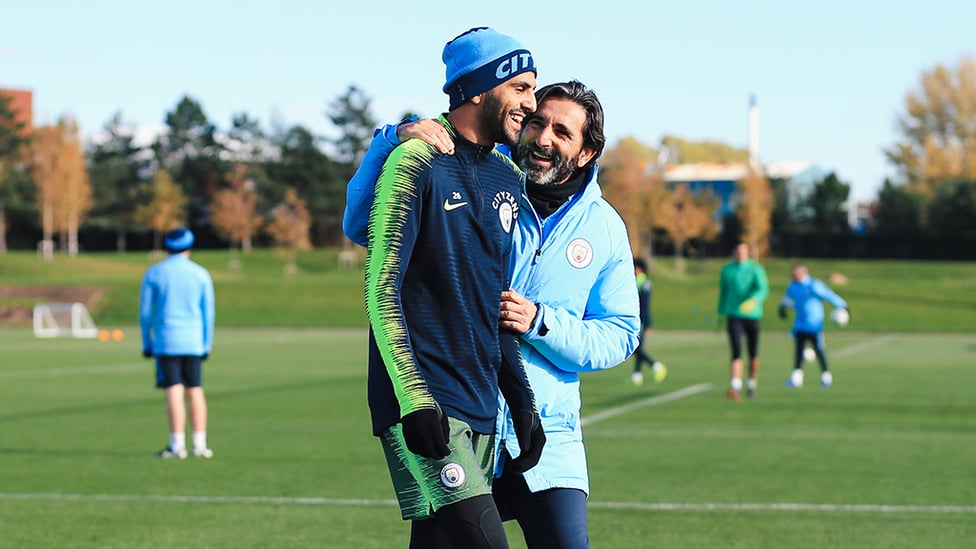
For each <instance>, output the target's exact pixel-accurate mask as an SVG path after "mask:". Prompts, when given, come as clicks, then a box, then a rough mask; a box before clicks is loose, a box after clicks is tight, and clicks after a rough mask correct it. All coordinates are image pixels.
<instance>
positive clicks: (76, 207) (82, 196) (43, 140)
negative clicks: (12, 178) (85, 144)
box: [30, 118, 92, 259]
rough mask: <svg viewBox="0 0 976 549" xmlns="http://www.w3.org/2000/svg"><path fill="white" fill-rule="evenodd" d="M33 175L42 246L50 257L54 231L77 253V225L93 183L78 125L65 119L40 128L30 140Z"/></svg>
mask: <svg viewBox="0 0 976 549" xmlns="http://www.w3.org/2000/svg"><path fill="white" fill-rule="evenodd" d="M30 157H31V174H32V175H33V178H34V181H35V183H36V184H37V195H36V197H37V206H38V210H40V212H41V227H42V231H43V241H42V244H41V249H42V250H43V252H44V256H45V258H48V259H50V257H51V253H52V252H53V251H54V245H53V242H54V240H53V237H54V234H55V233H57V234H60V235H61V245H62V247H63V248H66V249H67V251H68V253H69V254H70V255H75V254H77V253H78V227H79V226H80V224H81V221H82V220H83V219H84V216H85V214H86V213H87V212H88V211H89V210H90V209H91V206H92V200H91V183H90V182H89V180H88V172H87V170H86V167H85V158H84V155H83V154H82V150H81V141H80V138H79V136H78V126H77V124H75V123H74V121H73V120H70V119H66V118H62V119H61V120H60V121H59V122H58V125H56V126H42V127H40V128H37V129H36V130H35V132H34V135H33V138H32V139H31V152H30Z"/></svg>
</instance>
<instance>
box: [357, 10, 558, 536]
mask: <svg viewBox="0 0 976 549" xmlns="http://www.w3.org/2000/svg"><path fill="white" fill-rule="evenodd" d="M443 60H444V62H445V64H446V66H447V71H446V72H447V79H446V80H447V84H446V85H445V86H444V91H445V92H446V93H447V94H448V95H449V96H450V111H449V112H448V113H447V114H445V115H442V116H441V117H440V119H439V122H440V124H441V125H443V127H444V128H445V129H446V130H447V132H448V134H449V136H450V140H451V141H453V146H454V154H451V155H447V154H440V153H438V152H437V150H435V149H434V148H433V147H431V146H430V145H428V144H426V143H424V142H423V141H419V140H412V141H408V142H406V143H404V144H402V145H400V146H399V147H397V148H396V149H395V150H394V151H393V153H392V154H390V156H389V158H388V159H387V160H386V162H385V164H384V165H383V168H382V172H381V173H380V176H379V178H378V179H377V180H376V185H375V198H374V199H373V204H372V207H371V209H370V215H369V224H368V230H367V234H368V237H369V240H368V252H367V256H366V289H365V294H366V295H365V296H366V312H367V316H368V317H369V324H370V338H369V375H368V399H369V408H370V412H371V416H372V425H373V433H374V434H375V435H376V436H378V437H380V440H381V444H382V446H383V450H384V452H385V455H386V458H387V462H388V465H389V469H390V474H391V476H392V480H393V485H394V488H395V490H396V494H397V499H398V501H399V504H400V512H401V515H402V516H403V518H404V519H405V520H411V521H412V523H411V534H410V547H415V548H421V547H423V548H439V547H463V548H465V549H478V548H485V549H488V548H496V547H508V544H507V540H506V538H505V530H504V528H503V526H502V522H501V518H500V516H499V514H498V510H497V508H496V507H495V503H494V500H493V499H492V496H491V471H492V467H493V465H494V459H493V458H494V434H495V418H496V416H497V408H496V407H497V399H498V392H499V390H501V391H502V392H503V393H504V394H505V395H506V397H507V398H510V399H511V402H513V407H514V408H515V409H516V410H517V412H516V416H517V418H518V423H517V431H518V437H519V440H520V442H524V443H525V444H526V445H528V446H529V450H528V451H527V453H526V455H525V458H524V459H523V460H521V462H520V463H519V467H521V468H525V469H527V468H530V467H532V466H533V465H535V463H536V462H537V461H538V458H539V455H540V454H541V453H542V447H543V444H544V443H545V434H544V433H543V431H542V427H541V423H540V420H539V416H538V413H537V412H536V410H535V402H534V401H533V396H532V393H531V391H530V390H529V386H528V380H527V379H526V375H525V371H524V369H523V368H522V364H521V358H520V357H519V353H518V342H517V340H516V338H515V335H514V334H512V333H510V332H509V333H504V334H503V333H501V331H500V330H499V328H498V317H499V312H500V304H499V299H500V297H501V295H502V292H503V291H504V290H506V289H508V261H509V255H510V253H511V250H512V232H513V231H514V229H515V223H516V219H517V218H518V216H519V213H520V212H519V203H518V200H519V196H520V195H521V190H522V185H523V177H522V174H521V172H519V170H518V168H517V167H516V166H515V165H514V164H513V163H512V161H511V160H510V159H509V158H508V157H506V156H504V155H502V154H500V153H498V152H497V151H495V150H494V144H495V142H496V141H504V140H510V139H512V138H513V137H514V136H516V135H518V131H519V129H520V127H521V123H522V119H523V118H524V117H525V116H526V115H527V114H528V113H531V112H532V111H534V110H535V106H536V102H535V96H534V95H533V90H534V89H535V84H536V78H535V65H534V63H533V61H532V56H531V54H530V53H529V52H528V50H526V49H525V48H524V47H523V46H522V45H521V44H520V43H519V42H517V41H516V40H514V39H513V38H511V37H508V36H505V35H503V34H500V33H498V32H496V31H494V30H492V29H489V28H485V27H480V28H475V29H471V30H470V31H468V32H465V33H464V34H461V35H460V36H458V37H457V38H455V39H454V40H452V41H450V42H448V43H447V45H445V46H444V52H443Z"/></svg>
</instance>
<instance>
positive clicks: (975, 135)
mask: <svg viewBox="0 0 976 549" xmlns="http://www.w3.org/2000/svg"><path fill="white" fill-rule="evenodd" d="M323 115H324V116H326V117H327V118H328V120H329V121H330V122H331V124H332V125H333V126H334V127H335V128H336V129H337V131H338V136H339V137H337V138H335V139H331V140H329V139H325V138H323V137H321V136H317V135H315V134H314V133H313V132H312V131H311V130H309V129H308V128H307V127H305V126H302V125H293V126H281V125H275V126H274V127H272V128H270V129H267V128H264V127H262V126H261V124H260V123H259V122H258V121H257V120H256V119H254V118H252V117H251V116H250V115H248V114H247V113H239V114H236V115H234V116H233V117H232V120H231V123H230V126H229V127H228V128H226V129H225V130H223V131H218V129H217V127H216V126H215V125H214V123H213V122H212V121H211V120H210V119H209V118H208V117H207V115H206V113H205V112H204V109H203V107H202V105H200V104H199V103H198V102H197V101H196V100H194V99H193V98H191V97H189V96H184V97H182V98H180V100H179V101H178V102H177V104H176V106H175V107H174V108H173V109H172V110H171V111H169V112H167V113H166V114H165V117H164V121H165V128H164V130H163V131H162V132H161V133H159V135H157V136H156V137H155V139H154V140H153V141H152V142H151V143H150V144H148V145H138V144H136V142H135V135H134V129H135V128H134V127H133V126H132V125H131V124H127V123H126V122H125V121H124V119H123V117H122V114H121V113H119V114H116V115H115V116H114V117H113V118H112V119H111V120H109V121H108V122H107V123H106V124H105V126H104V128H103V131H102V132H101V133H100V134H99V135H98V136H97V137H96V138H94V139H92V140H90V141H91V142H90V143H89V144H88V145H87V146H84V145H83V143H82V140H81V138H80V136H79V128H78V127H77V124H76V123H75V122H74V121H72V120H71V119H70V118H67V117H65V118H62V119H61V120H59V121H58V123H57V124H53V125H45V126H40V127H37V128H34V129H33V131H32V132H30V133H29V134H26V133H24V132H22V131H21V130H22V128H20V127H19V126H18V124H17V122H16V118H15V116H14V113H13V112H12V111H11V109H10V106H9V101H8V100H7V99H6V98H5V97H3V96H0V252H3V251H6V249H7V246H8V235H15V236H14V238H13V239H12V240H13V242H12V246H13V247H21V248H23V247H34V246H35V245H37V246H38V249H39V251H41V252H43V253H44V254H45V255H46V256H48V257H50V254H53V253H54V252H55V251H57V250H61V251H63V252H65V253H68V254H75V253H78V251H79V249H80V248H81V247H82V246H80V245H79V234H82V233H85V234H90V235H92V236H91V237H90V238H89V241H90V242H91V243H90V244H89V247H97V248H99V249H106V248H109V247H112V248H115V249H118V250H125V249H127V248H129V247H130V244H129V239H130V238H133V237H136V238H140V237H141V238H142V240H141V242H144V241H145V239H146V238H148V239H150V241H151V246H152V247H153V248H156V249H158V248H159V246H160V241H161V235H162V234H163V233H165V232H166V231H167V230H169V229H170V228H172V227H174V226H177V225H186V226H189V227H190V228H192V229H193V230H194V231H195V232H197V234H198V239H199V241H200V242H201V245H204V246H217V245H224V246H229V247H230V248H232V249H242V250H244V251H247V250H249V249H250V248H251V247H252V246H254V245H262V246H263V245H274V246H278V247H282V248H285V249H287V250H291V251H292V252H294V251H295V250H298V249H304V248H311V247H318V246H326V245H338V244H340V243H345V244H346V245H348V241H345V240H344V238H343V237H342V233H341V218H342V212H343V209H344V207H345V184H346V182H347V181H348V180H349V178H350V177H351V176H352V174H353V173H354V170H355V168H356V166H357V165H358V162H359V160H360V158H361V157H362V154H363V152H364V151H365V149H366V147H367V146H368V144H369V140H370V139H371V137H372V134H373V130H374V129H375V127H376V126H377V121H376V120H375V119H374V116H373V115H372V113H371V112H370V98H369V97H367V95H366V94H365V93H364V92H363V91H362V90H360V89H358V88H357V87H356V86H355V85H350V86H349V87H348V88H347V89H346V90H345V92H343V93H342V94H341V95H340V96H339V97H337V98H336V99H335V100H333V101H332V102H331V103H330V104H329V105H328V108H327V109H326V110H325V112H324V113H323ZM896 124H897V128H898V132H897V138H896V141H895V142H894V143H892V145H891V146H890V147H889V148H887V149H886V150H885V151H883V152H884V154H885V155H886V157H887V159H888V160H889V162H890V163H891V164H892V166H893V167H894V168H895V170H896V172H897V174H898V175H897V176H896V177H895V178H892V179H889V180H886V181H885V182H884V184H883V186H882V188H881V190H880V191H879V193H878V196H877V197H876V199H875V200H874V201H873V202H872V204H871V208H870V212H869V214H870V215H868V216H867V219H866V222H865V223H864V224H862V225H861V226H859V227H857V228H856V233H857V234H855V232H854V231H855V230H854V229H852V227H851V226H850V224H849V222H848V212H847V202H848V198H849V195H850V185H849V184H848V183H846V182H844V181H842V180H841V179H840V178H839V176H838V175H837V174H836V173H828V174H824V175H821V176H818V177H817V178H816V179H814V180H812V181H807V182H806V183H805V184H804V185H801V186H797V184H796V181H795V180H785V179H777V178H772V177H769V176H768V175H767V174H766V173H765V172H764V170H763V169H762V168H761V166H757V165H756V164H755V163H751V162H749V158H748V152H747V151H745V150H743V149H736V148H734V147H731V146H728V145H725V144H722V143H715V142H707V141H704V142H693V141H687V140H683V139H681V138H678V137H675V136H665V137H664V138H662V139H661V141H660V143H659V144H658V145H657V146H656V147H655V146H651V145H647V144H644V143H642V142H640V141H639V140H637V139H635V138H624V139H621V140H620V141H619V142H618V143H616V144H615V145H614V146H613V147H610V148H608V149H607V150H606V152H605V154H604V157H603V158H602V159H601V163H600V164H601V174H600V181H601V184H602V186H603V190H604V194H605V196H606V197H607V199H608V200H609V201H610V202H611V203H612V204H613V205H614V206H615V207H616V208H617V210H618V211H619V212H620V213H621V215H622V217H623V218H624V220H625V221H626V223H627V225H628V230H629V233H630V236H631V244H632V247H633V249H634V250H635V253H638V254H640V255H645V256H649V255H652V254H654V253H665V252H667V253H673V254H674V257H675V260H676V262H677V266H678V269H679V270H681V269H682V268H683V262H684V260H685V258H686V257H688V256H694V255H701V254H707V253H724V252H725V251H727V250H728V249H729V248H730V247H731V245H732V244H733V243H734V242H737V241H739V240H744V241H746V242H749V243H750V244H751V245H752V247H753V249H754V250H756V252H757V254H758V255H767V254H775V255H817V253H816V250H811V249H810V246H813V245H812V244H806V246H807V248H806V249H804V250H800V251H801V252H804V251H805V252H806V253H799V254H798V253H797V251H798V250H797V249H796V247H797V245H798V244H797V243H802V242H821V243H824V242H830V241H831V239H833V241H841V242H853V241H854V239H862V241H863V242H883V241H885V239H888V240H891V241H895V242H901V243H904V242H911V241H918V242H923V243H924V242H928V241H931V240H933V239H938V240H940V241H945V240H947V239H948V240H953V239H955V240H957V241H958V242H960V244H959V246H963V245H965V243H966V242H974V243H976V225H974V224H973V223H972V220H973V219H974V218H976V58H973V57H963V58H962V59H961V61H960V62H959V63H958V64H957V65H955V66H945V65H942V64H938V65H936V66H935V67H934V68H932V69H930V70H927V71H923V72H922V73H921V75H920V77H919V83H918V87H917V89H915V90H912V91H910V92H909V93H908V94H907V95H906V98H905V109H904V112H903V113H901V114H899V116H898V118H897V120H896ZM839 131H842V127H841V130H839ZM694 162H735V163H739V164H742V165H745V166H748V169H747V170H746V172H745V175H744V176H743V177H741V178H740V179H739V180H738V181H736V182H735V185H736V191H737V192H736V193H735V195H734V196H735V199H734V208H733V211H732V213H731V214H729V215H724V216H720V215H717V213H716V212H717V208H718V207H719V203H720V201H719V199H718V197H717V196H716V195H714V194H713V193H710V192H708V191H701V190H699V189H695V188H692V187H690V186H689V185H687V184H681V183H678V184H675V183H669V182H668V181H667V180H666V178H665V173H666V170H667V168H668V165H669V164H680V163H694ZM872 238H873V239H874V240H870V239H872ZM107 239H111V240H112V243H111V246H108V245H106V242H105V240H107ZM865 239H867V240H865ZM38 241H39V242H40V244H37V242H38ZM92 244H94V245H92ZM823 246H825V245H823ZM825 249H826V248H825ZM811 252H813V253H811ZM832 253H833V252H832ZM834 255H837V254H836V253H834ZM883 255H889V256H891V255H899V254H898V253H897V252H892V253H890V254H883Z"/></svg>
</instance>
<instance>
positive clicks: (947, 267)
mask: <svg viewBox="0 0 976 549" xmlns="http://www.w3.org/2000/svg"><path fill="white" fill-rule="evenodd" d="M337 254H338V250H336V249H328V250H315V251H309V252H303V253H302V254H300V255H299V256H298V272H297V274H295V275H294V276H290V277H289V276H285V275H284V271H283V269H284V266H285V260H284V258H283V257H282V256H281V255H280V254H278V253H276V252H274V251H271V250H255V251H253V252H251V253H248V254H240V253H238V254H236V255H234V256H231V255H230V254H229V252H227V251H226V250H203V251H199V252H194V254H193V258H194V260H197V261H199V262H200V263H201V264H203V265H204V266H205V267H207V268H208V269H210V271H211V273H212V274H213V277H214V284H215V289H216V294H217V323H218V325H219V326H241V327H243V326H282V327H363V326H365V325H366V317H365V315H364V313H363V299H362V282H363V275H362V271H361V270H354V271H343V270H339V269H338V268H337V265H338V262H337V260H336V257H337ZM157 259H158V258H154V257H152V256H151V255H150V254H148V253H145V252H133V253H128V254H115V253H100V254H83V255H81V256H78V257H74V258H70V257H65V256H58V257H56V258H55V259H54V261H52V262H50V263H47V262H44V261H42V260H40V259H38V257H37V256H36V255H35V254H31V253H26V252H12V253H8V254H5V255H2V256H0V286H18V285H29V286H44V285H57V286H71V285H85V286H98V287H101V288H104V289H105V296H104V297H103V298H102V299H101V300H100V301H99V302H98V303H97V304H96V305H95V306H93V307H92V314H93V316H94V317H95V321H96V322H97V323H99V324H116V325H129V324H134V323H135V322H136V316H137V310H138V293H139V283H140V281H141V280H142V275H143V273H144V272H145V270H146V268H147V267H149V266H150V265H151V264H152V263H153V262H154V261H155V260H157ZM235 261H236V262H237V264H238V265H239V268H237V269H232V268H231V265H232V264H234V262H235ZM725 261H726V259H725V258H714V259H704V260H694V261H689V262H688V272H687V273H686V274H677V273H675V272H674V270H673V260H672V259H671V258H658V260H657V261H656V262H655V265H654V268H653V271H652V274H651V278H652V280H653V282H654V305H653V308H654V317H655V325H656V326H657V327H658V328H664V329H692V330H695V329H699V330H700V329H710V328H712V327H713V326H714V325H715V323H716V315H715V303H716V299H717V280H718V272H719V269H721V267H722V265H723V264H724V263H725ZM763 263H764V265H765V266H766V269H767V271H768V273H769V279H770V286H771V288H772V289H771V294H770V298H769V300H768V301H767V302H766V315H767V321H766V322H767V325H768V326H770V327H776V328H778V327H780V326H785V323H783V322H781V321H780V320H779V319H777V318H775V311H776V305H777V303H778V302H779V299H780V297H781V296H782V295H783V292H784V290H785V289H786V284H787V283H788V282H789V270H790V265H791V263H792V260H788V259H770V260H766V261H764V262H763ZM808 264H809V266H810V271H811V273H812V274H813V275H814V276H816V277H819V278H826V277H827V276H828V275H829V274H831V273H835V272H836V273H841V274H844V275H845V276H847V277H848V278H849V283H848V284H846V285H835V286H834V289H835V290H837V292H838V293H840V294H841V295H842V296H843V297H844V298H845V299H847V300H848V301H849V302H850V306H851V311H852V317H853V318H852V322H853V325H852V328H856V329H858V330H861V331H938V332H968V331H971V330H972V329H973V326H976V263H973V262H968V263H966V262H955V263H953V262H909V261H844V260H811V261H809V262H808ZM26 305H32V303H31V304H26ZM12 306H20V307H24V306H25V303H24V300H23V299H20V300H18V299H16V298H10V299H3V298H0V312H2V309H3V308H5V307H12Z"/></svg>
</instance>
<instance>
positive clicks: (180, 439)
mask: <svg viewBox="0 0 976 549" xmlns="http://www.w3.org/2000/svg"><path fill="white" fill-rule="evenodd" d="M193 240H194V239H193V233H192V232H190V230H189V229H185V228H178V229H174V230H172V231H170V232H169V233H167V234H166V237H165V238H164V239H163V246H164V247H165V248H166V251H168V252H169V253H170V256H169V257H168V258H166V259H165V260H163V261H161V262H159V263H157V264H155V265H153V266H152V267H150V268H149V269H148V270H147V271H146V274H145V276H144V277H143V279H142V290H141V292H140V294H139V324H140V327H141V329H142V354H143V356H145V357H147V358H148V357H153V356H154V357H156V386H157V387H160V388H163V389H165V390H166V405H167V408H168V410H169V430H170V436H169V445H168V446H167V447H166V448H164V449H163V450H162V451H160V452H159V456H160V457H163V458H179V459H183V458H185V457H186V455H187V452H186V435H185V432H186V408H185V403H184V397H186V398H188V399H189V401H190V424H191V425H192V426H193V455H195V456H197V457H203V458H210V457H213V451H211V450H210V448H209V447H208V446H207V400H206V397H205V396H204V393H203V364H202V362H203V361H204V360H206V358H207V356H208V355H209V354H210V351H211V349H212V348H213V333H214V288H213V280H212V279H211V278H210V273H208V272H207V270H206V269H204V268H203V267H201V266H200V265H198V264H196V263H194V262H193V261H191V260H190V248H191V247H192V246H193Z"/></svg>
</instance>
